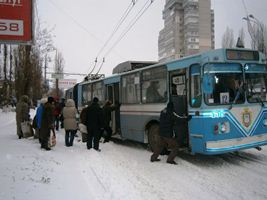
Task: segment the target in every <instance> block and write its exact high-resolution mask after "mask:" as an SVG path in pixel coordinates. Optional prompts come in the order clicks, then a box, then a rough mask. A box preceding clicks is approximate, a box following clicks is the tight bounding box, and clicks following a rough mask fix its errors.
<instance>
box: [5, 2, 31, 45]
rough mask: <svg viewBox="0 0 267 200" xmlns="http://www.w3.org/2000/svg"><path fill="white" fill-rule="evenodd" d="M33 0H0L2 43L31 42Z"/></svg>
mask: <svg viewBox="0 0 267 200" xmlns="http://www.w3.org/2000/svg"><path fill="white" fill-rule="evenodd" d="M33 1H34V0H0V43H26V44H27V43H31V42H32V40H33Z"/></svg>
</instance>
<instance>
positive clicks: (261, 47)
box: [243, 14, 266, 54]
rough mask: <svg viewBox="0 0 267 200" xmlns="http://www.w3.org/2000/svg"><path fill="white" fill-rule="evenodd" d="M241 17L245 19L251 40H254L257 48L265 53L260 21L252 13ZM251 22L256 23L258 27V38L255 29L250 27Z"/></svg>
mask: <svg viewBox="0 0 267 200" xmlns="http://www.w3.org/2000/svg"><path fill="white" fill-rule="evenodd" d="M243 19H244V20H246V21H247V25H248V32H249V35H250V37H251V39H252V41H253V42H254V44H256V45H257V46H258V50H259V51H261V52H263V53H264V54H265V53H266V52H265V44H264V28H263V25H262V23H261V22H260V21H259V20H258V19H257V18H256V17H254V16H253V15H252V14H250V15H248V16H247V17H243ZM251 22H253V23H254V24H256V25H257V27H259V28H260V38H259V39H258V36H259V35H258V32H256V31H255V29H254V28H253V27H252V24H251Z"/></svg>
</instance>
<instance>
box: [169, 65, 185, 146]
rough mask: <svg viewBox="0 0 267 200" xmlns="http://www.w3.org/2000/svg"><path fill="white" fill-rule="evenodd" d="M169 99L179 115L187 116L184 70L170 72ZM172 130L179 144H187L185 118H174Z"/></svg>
mask: <svg viewBox="0 0 267 200" xmlns="http://www.w3.org/2000/svg"><path fill="white" fill-rule="evenodd" d="M170 100H171V101H172V102H173V104H174V110H175V112H176V113H177V114H178V115H179V116H183V117H184V116H187V113H188V110H187V105H188V104H187V90H186V74H185V70H183V69H182V70H177V71H173V72H171V73H170ZM174 130H175V133H176V137H177V138H178V143H179V145H180V146H187V145H188V123H187V120H186V119H183V118H176V121H175V126H174Z"/></svg>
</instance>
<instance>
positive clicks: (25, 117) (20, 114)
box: [16, 95, 30, 139]
mask: <svg viewBox="0 0 267 200" xmlns="http://www.w3.org/2000/svg"><path fill="white" fill-rule="evenodd" d="M29 113H30V108H29V98H28V96H27V95H22V96H21V98H20V100H19V102H18V103H17V107H16V121H17V135H18V138H19V139H21V138H22V137H23V134H22V131H21V122H24V121H29V116H30V115H29Z"/></svg>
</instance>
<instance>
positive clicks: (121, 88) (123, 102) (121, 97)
mask: <svg viewBox="0 0 267 200" xmlns="http://www.w3.org/2000/svg"><path fill="white" fill-rule="evenodd" d="M136 74H138V76H135V77H134V78H136V77H139V98H138V100H137V102H134V103H131V102H125V101H124V99H123V98H124V97H123V95H124V92H123V85H124V81H123V78H125V77H128V76H131V75H136ZM140 74H141V71H134V72H131V73H127V74H124V75H122V76H121V80H120V101H121V103H122V104H125V105H127V104H128V105H134V104H140V103H141V95H142V94H141V93H142V92H141V75H140ZM125 84H126V85H127V82H126V83H125ZM125 93H127V92H125Z"/></svg>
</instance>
